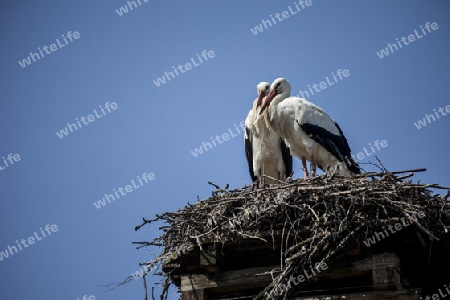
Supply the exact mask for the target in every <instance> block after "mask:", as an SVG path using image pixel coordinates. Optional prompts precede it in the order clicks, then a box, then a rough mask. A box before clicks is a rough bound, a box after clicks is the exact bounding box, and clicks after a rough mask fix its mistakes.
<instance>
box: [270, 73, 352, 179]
mask: <svg viewBox="0 0 450 300" xmlns="http://www.w3.org/2000/svg"><path fill="white" fill-rule="evenodd" d="M290 92H291V86H290V84H289V83H288V82H287V81H286V79H284V78H278V79H276V80H275V81H274V82H273V83H272V86H271V90H270V94H269V95H268V96H267V97H266V99H265V102H264V104H263V107H262V108H261V112H264V110H266V109H267V110H268V111H267V117H266V118H265V120H266V123H267V125H268V126H269V128H271V129H272V130H273V131H274V132H277V133H278V134H279V135H280V137H281V138H282V139H283V140H284V141H285V142H286V144H287V145H288V147H289V148H290V149H291V152H292V154H294V155H295V156H297V157H299V158H302V159H304V158H305V157H306V158H307V159H308V160H309V161H310V162H311V176H315V166H316V164H317V166H319V168H321V169H322V170H324V171H325V172H327V173H331V172H333V171H335V170H336V171H337V172H338V174H341V175H347V176H349V175H351V174H359V173H360V172H361V171H360V168H359V166H358V164H357V163H356V162H355V161H354V160H353V158H352V157H351V150H350V147H349V146H348V143H347V139H346V138H345V136H344V134H343V132H342V130H341V129H340V127H339V125H338V124H337V123H336V122H334V121H333V119H331V117H330V116H329V115H328V114H327V113H326V112H325V111H324V110H323V109H321V108H320V107H318V106H317V105H315V104H313V103H311V102H309V101H307V100H305V99H302V98H297V97H289V95H290Z"/></svg>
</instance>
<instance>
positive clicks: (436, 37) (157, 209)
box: [0, 0, 450, 300]
mask: <svg viewBox="0 0 450 300" xmlns="http://www.w3.org/2000/svg"><path fill="white" fill-rule="evenodd" d="M140 3H141V5H139V3H138V1H137V0H136V5H137V7H133V10H130V8H129V7H128V12H124V10H123V9H122V10H121V11H119V12H120V14H122V16H120V15H119V13H117V12H116V10H119V9H120V7H123V6H125V5H127V2H126V1H125V0H109V1H87V0H80V1H45V2H36V1H29V0H25V1H21V2H17V1H12V0H5V1H2V2H1V4H0V40H1V46H0V53H1V55H0V77H1V81H0V82H1V89H0V96H1V107H0V122H1V127H0V128H1V129H0V141H1V142H0V157H4V158H5V161H6V162H5V161H4V160H3V158H2V159H0V169H1V170H0V184H1V189H0V197H1V202H0V205H1V208H0V228H1V229H0V230H1V236H0V255H2V254H1V252H4V253H6V254H8V255H9V256H8V257H6V256H5V255H6V254H3V256H1V258H2V260H1V261H0V278H2V280H1V281H0V299H2V300H3V299H21V300H27V299H30V300H31V299H73V300H76V299H77V298H79V299H82V297H83V295H87V296H90V295H92V296H95V298H96V299H101V300H102V299H111V300H114V299H143V288H142V282H141V280H135V281H134V282H132V283H130V284H128V285H126V286H123V287H120V288H117V289H115V290H113V291H111V292H107V293H105V292H104V291H105V290H106V289H105V288H102V287H101V286H99V285H102V284H109V283H113V282H117V281H121V280H122V279H124V278H125V277H126V276H128V275H129V274H131V273H133V272H135V271H137V270H139V268H140V267H139V266H138V263H139V262H142V261H148V260H149V259H151V257H152V255H153V254H156V253H158V252H159V249H153V250H149V249H141V250H136V249H135V246H134V245H132V244H131V242H132V241H142V240H151V239H152V238H154V237H155V236H156V235H157V234H158V231H157V228H156V227H155V226H148V225H147V226H146V227H144V228H143V229H142V230H140V231H138V232H135V231H134V227H135V226H136V225H138V224H140V222H141V220H142V219H141V218H142V217H146V218H151V217H154V216H155V214H157V213H161V212H165V211H173V210H176V209H177V208H180V207H183V206H184V205H185V204H186V203H187V201H190V202H194V201H195V199H196V197H197V195H198V196H200V198H201V199H204V198H206V197H208V196H210V195H211V189H212V186H210V185H208V184H207V183H206V182H207V181H212V182H214V183H216V184H219V185H221V186H224V185H225V184H227V183H229V184H230V187H241V186H243V185H246V184H249V183H250V182H251V180H250V176H249V174H248V168H247V162H246V159H245V155H244V143H243V134H242V131H239V132H240V133H238V130H239V129H238V128H239V127H238V126H239V124H240V122H241V121H243V120H244V119H245V117H246V116H247V113H248V111H249V109H250V108H251V105H252V101H253V100H254V99H255V97H256V96H257V94H256V85H257V84H258V83H259V82H260V81H269V82H272V81H273V80H274V79H276V78H278V77H285V78H287V79H288V80H289V82H290V83H291V86H292V95H296V94H297V93H298V92H299V91H300V90H302V91H308V90H309V87H308V85H309V86H310V87H311V88H312V89H314V86H313V85H314V84H316V86H315V89H317V90H319V92H317V90H316V91H315V92H314V95H312V93H310V95H309V96H306V94H304V96H305V97H306V98H307V99H308V100H310V101H312V102H314V103H315V104H317V105H319V106H320V107H322V108H323V109H324V110H325V111H327V112H328V113H329V114H330V115H331V116H332V117H333V118H334V119H335V121H336V122H338V123H339V125H340V127H341V128H342V130H343V131H344V134H345V135H346V137H347V139H348V141H349V144H350V147H351V149H352V153H354V154H355V155H357V154H358V153H359V152H361V153H362V155H363V156H364V158H363V159H361V161H362V162H368V161H372V162H374V159H373V154H374V152H373V151H372V150H371V148H370V146H372V147H374V145H375V141H376V140H378V141H379V142H381V141H383V140H384V141H385V142H383V145H385V147H382V146H378V147H379V150H378V149H377V148H376V147H374V148H373V149H374V150H375V154H376V155H378V157H379V158H380V159H381V160H382V161H383V163H384V164H385V166H386V167H387V168H388V169H389V170H404V169H413V168H421V167H425V168H427V169H428V171H427V172H426V173H419V174H417V176H416V177H415V180H420V181H422V182H427V183H440V184H442V185H447V186H449V185H450V179H449V176H448V169H449V166H450V163H449V161H448V153H450V143H449V133H448V132H449V129H450V116H448V115H444V114H447V112H446V107H447V105H450V97H449V96H448V93H447V92H446V90H447V85H448V84H449V79H450V78H449V76H450V75H449V67H450V60H449V59H448V53H450V43H449V36H450V20H449V18H448V15H449V13H450V4H449V3H448V2H446V1H432V2H429V1H409V0H408V1H406V0H403V1H357V0H351V1H333V2H331V1H320V2H319V1H317V0H312V1H311V2H310V3H309V4H310V5H309V6H307V4H308V3H304V4H303V6H304V7H302V4H299V3H298V1H296V2H295V3H294V1H266V0H259V1H206V0H201V1H178V2H164V3H162V2H161V1H160V2H158V1H154V0H149V1H147V2H144V0H140ZM131 5H133V4H131ZM297 6H298V8H300V11H299V10H298V9H297ZM289 7H290V8H289ZM283 11H286V13H283ZM277 13H279V15H278V16H277V15H276V14H277ZM270 15H272V17H273V18H274V20H275V22H276V24H274V22H273V20H272V19H271V17H270ZM277 18H278V19H277ZM280 19H281V20H282V21H280ZM262 20H265V26H267V29H266V28H265V27H264V24H262V27H260V29H262V30H260V31H259V32H258V33H257V32H256V29H255V27H256V26H260V25H261V22H262ZM268 21H271V22H272V27H270V24H268ZM427 22H429V24H428V25H427V26H428V27H427V28H428V29H426V28H425V26H426V24H427ZM434 23H436V24H434ZM421 26H422V27H421ZM422 28H423V30H424V31H425V33H426V35H425V34H424V32H423V31H422ZM251 29H252V30H251ZM415 30H416V31H417V33H416V32H415ZM428 30H429V31H428ZM69 32H71V33H69ZM254 32H255V33H257V34H254ZM62 35H64V37H63V36H62ZM410 35H411V36H410ZM69 36H70V38H69ZM409 36H410V37H409ZM402 37H404V39H403V41H402ZM409 38H410V40H408V39H409ZM57 39H58V41H57ZM64 39H65V40H64ZM396 39H398V43H397V40H396ZM65 41H67V43H66V42H65ZM58 43H59V44H58ZM388 43H391V48H392V49H389V48H388V49H387V50H386V49H385V48H386V47H388ZM393 44H395V47H397V49H395V47H394V46H393ZM399 44H400V45H401V46H402V47H401V48H400V45H399ZM38 47H39V49H38ZM44 47H46V48H44ZM382 49H384V50H385V51H386V52H388V53H389V55H388V56H386V55H385V54H382V53H381V52H380V51H381V50H382ZM39 50H41V51H42V53H43V56H41V54H40V53H39ZM204 50H206V51H205V52H204V56H203V57H202V56H201V55H202V51H204ZM30 52H32V53H36V54H33V58H31V57H29V55H30ZM377 52H378V53H379V54H377ZM197 53H198V54H199V57H198V56H197ZM38 56H40V57H39V58H38ZM380 56H382V57H383V58H380ZM24 59H25V60H27V59H29V65H28V64H27V63H26V62H24V61H23V60H24ZM33 59H34V60H36V61H33ZM200 59H201V60H200ZM206 59H207V60H206ZM19 61H20V62H21V63H22V65H24V66H25V67H22V66H21V64H19V63H18V62H19ZM178 65H181V68H179V67H178ZM172 66H174V67H175V68H176V72H178V75H177V73H176V72H175V70H174V68H172ZM339 70H341V71H339ZM344 70H347V71H346V72H345V74H347V77H345V76H343V75H341V77H342V79H340V78H339V76H338V75H337V74H338V72H340V73H342V72H343V71H344ZM165 72H167V74H168V76H169V77H170V79H171V80H170V81H169V80H168V79H167V78H165V81H166V82H165V83H161V82H162V81H161V80H162V79H161V80H160V81H158V78H161V77H162V76H163V75H164V74H165ZM168 72H172V73H173V75H171V74H169V73H168ZM333 75H335V76H336V79H337V80H335V79H334V77H333ZM172 76H173V77H172ZM327 77H328V80H329V81H330V83H328V82H327ZM155 82H157V83H159V86H158V85H157V84H155ZM321 82H324V83H322V84H321ZM322 87H323V88H322ZM313 91H314V90H313ZM114 108H115V109H114ZM440 108H442V109H441V112H439V109H440ZM434 109H435V110H436V113H435V112H434ZM94 110H96V111H95V112H94ZM448 111H450V106H449V107H448ZM426 114H428V115H431V114H434V116H433V118H434V119H435V120H433V118H432V117H431V116H428V119H429V120H427V119H426V116H425V115H426ZM436 114H437V116H439V118H437V116H436ZM75 118H77V120H76V119H75ZM424 118H425V120H423V119H424ZM419 120H422V121H423V122H425V124H426V126H423V125H420V124H418V123H417V122H418V121H419ZM77 121H79V122H80V124H81V125H82V126H81V127H79V125H78V124H77ZM83 122H84V123H83ZM68 123H73V124H74V125H71V129H72V131H73V132H70V129H68V128H66V127H67V126H68ZM414 123H416V124H417V125H418V126H416V125H414ZM235 124H236V126H237V127H235ZM75 126H76V127H79V128H77V129H76V130H75V129H74V128H75ZM417 127H420V129H418V128H417ZM60 130H68V131H66V133H67V135H64V133H62V132H60ZM230 131H231V133H230ZM57 132H58V133H59V135H58V134H56V133H57ZM224 134H229V135H228V140H226V141H225V139H226V137H227V136H226V135H225V137H223V136H224ZM232 134H233V135H232ZM216 135H218V136H220V137H221V138H219V140H220V141H221V143H219V141H218V140H214V142H215V143H216V146H214V143H213V141H212V140H211V137H212V138H214V139H215V137H216ZM207 142H209V143H211V148H212V149H209V148H208V151H205V150H204V149H203V154H199V153H198V152H197V153H196V152H195V149H196V148H199V147H200V146H203V145H202V143H205V145H206V146H207V144H206V143H207ZM207 147H208V146H207ZM364 147H365V148H366V150H364ZM365 151H366V152H367V154H364V152H365ZM192 152H194V153H196V154H197V157H195V156H194V155H193V153H192ZM9 154H11V155H10V156H9V160H8V155H9ZM367 156H368V157H367ZM360 157H362V156H361V155H360ZM6 164H8V166H6ZM299 168H300V163H299V161H298V160H296V161H295V163H294V170H295V177H299V176H302V172H301V170H300V169H299ZM144 173H147V175H148V174H149V173H153V175H152V174H150V176H147V177H145V180H147V183H146V182H145V180H144V176H143V174H144ZM138 176H139V178H138ZM132 180H134V181H133V182H134V184H135V186H136V187H134V186H133V184H132ZM139 180H140V181H139ZM141 183H142V184H141ZM127 185H130V187H128V192H127V191H126V190H122V193H123V194H122V195H120V198H117V199H115V201H111V203H109V204H108V203H107V202H105V203H106V205H105V206H103V205H101V204H99V203H97V201H98V200H102V198H103V197H104V195H105V193H106V194H111V195H112V196H109V197H117V196H115V195H113V193H114V192H118V193H120V192H119V188H122V189H125V187H126V186H127ZM114 189H115V190H114ZM109 199H111V198H109ZM94 203H97V205H98V206H99V207H100V208H97V207H96V206H95V205H94ZM47 224H48V225H49V226H48V227H47V231H46V229H45V226H46V225H47ZM52 225H55V226H56V227H55V226H53V227H52ZM40 228H42V230H43V232H41V230H40ZM52 229H53V231H52ZM43 234H45V237H44V236H43ZM30 237H31V239H30ZM21 239H24V240H25V242H24V243H22V244H19V245H21V247H22V250H20V248H19V246H18V245H17V243H16V240H17V241H18V243H21ZM33 242H34V243H33ZM23 244H25V245H26V246H25V245H23ZM8 247H9V249H8ZM13 247H16V250H14V248H13ZM15 251H17V252H15ZM10 252H12V253H13V255H11V253H10ZM149 281H150V282H149V283H150V284H151V283H152V282H157V281H159V278H157V277H151V278H149ZM91 299H92V298H91Z"/></svg>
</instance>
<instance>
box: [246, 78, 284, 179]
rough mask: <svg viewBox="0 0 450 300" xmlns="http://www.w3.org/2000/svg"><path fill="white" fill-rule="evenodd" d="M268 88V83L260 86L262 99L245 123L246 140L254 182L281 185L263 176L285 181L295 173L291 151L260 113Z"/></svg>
mask: <svg viewBox="0 0 450 300" xmlns="http://www.w3.org/2000/svg"><path fill="white" fill-rule="evenodd" d="M269 88H270V83H268V82H261V83H260V84H258V86H257V90H258V94H259V97H258V98H257V99H256V100H255V101H254V102H253V108H252V109H251V110H250V111H249V113H248V116H247V118H246V120H245V135H244V141H245V153H246V157H247V162H248V167H249V172H250V176H251V178H252V180H253V181H256V180H258V181H259V182H260V183H261V184H265V183H269V184H271V183H278V182H277V181H275V180H272V179H270V178H264V177H263V175H267V176H270V177H272V178H275V179H278V180H285V179H286V177H289V176H290V175H291V173H292V156H291V154H290V151H289V148H288V147H287V146H286V144H285V143H284V142H283V140H281V139H280V136H279V135H278V134H277V133H276V132H275V131H271V130H269V128H268V127H267V126H266V123H265V121H264V115H261V116H260V114H259V110H260V108H261V104H262V101H263V99H264V97H265V96H267V94H268V92H269Z"/></svg>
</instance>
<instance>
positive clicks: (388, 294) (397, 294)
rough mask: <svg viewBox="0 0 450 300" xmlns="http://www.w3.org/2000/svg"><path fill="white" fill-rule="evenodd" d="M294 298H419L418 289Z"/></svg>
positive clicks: (411, 299)
mask: <svg viewBox="0 0 450 300" xmlns="http://www.w3.org/2000/svg"><path fill="white" fill-rule="evenodd" d="M294 299H295V300H341V299H352V300H385V299H387V300H420V299H421V298H420V291H419V290H417V291H415V292H411V291H409V290H398V291H375V292H365V293H351V294H339V295H316V296H305V297H295V298H294Z"/></svg>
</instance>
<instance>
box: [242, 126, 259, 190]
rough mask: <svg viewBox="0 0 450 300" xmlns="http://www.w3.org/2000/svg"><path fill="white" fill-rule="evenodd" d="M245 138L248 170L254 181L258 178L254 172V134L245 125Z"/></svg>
mask: <svg viewBox="0 0 450 300" xmlns="http://www.w3.org/2000/svg"><path fill="white" fill-rule="evenodd" d="M244 140H245V156H246V157H247V163H248V171H249V172H250V177H251V178H252V180H253V182H255V181H256V180H257V179H258V178H257V177H256V176H255V173H254V172H253V145H252V136H251V133H250V130H249V129H248V128H247V127H245V137H244Z"/></svg>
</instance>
